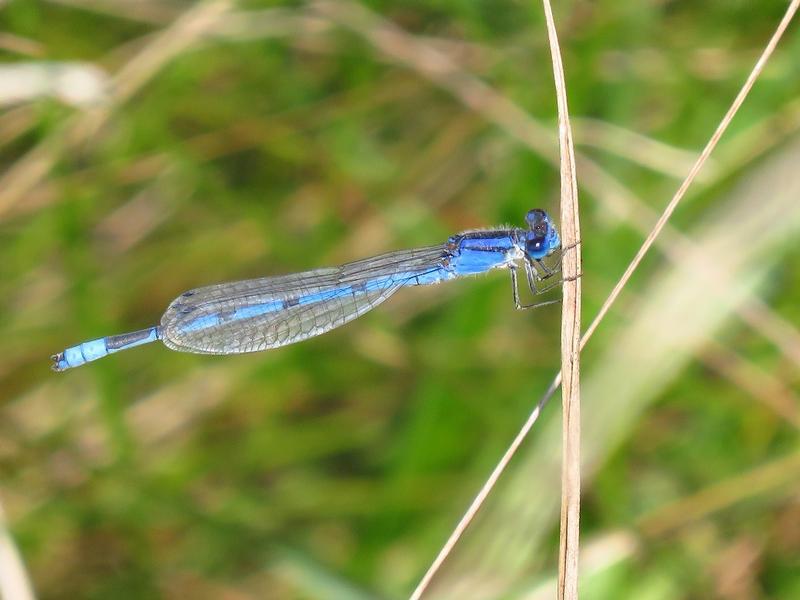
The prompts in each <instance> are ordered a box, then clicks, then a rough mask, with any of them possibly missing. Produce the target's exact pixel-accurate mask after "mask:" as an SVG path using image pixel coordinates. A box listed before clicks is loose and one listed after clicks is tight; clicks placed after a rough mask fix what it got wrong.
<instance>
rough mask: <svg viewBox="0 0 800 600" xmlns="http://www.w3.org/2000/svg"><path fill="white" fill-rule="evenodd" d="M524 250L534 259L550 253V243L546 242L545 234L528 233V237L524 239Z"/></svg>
mask: <svg viewBox="0 0 800 600" xmlns="http://www.w3.org/2000/svg"><path fill="white" fill-rule="evenodd" d="M525 252H526V254H527V255H528V256H529V257H530V258H532V259H534V260H539V259H542V258H544V257H545V256H547V255H548V254H549V253H550V245H549V244H548V243H547V238H546V236H543V235H542V236H539V235H535V234H531V233H529V234H528V238H527V239H526V240H525Z"/></svg>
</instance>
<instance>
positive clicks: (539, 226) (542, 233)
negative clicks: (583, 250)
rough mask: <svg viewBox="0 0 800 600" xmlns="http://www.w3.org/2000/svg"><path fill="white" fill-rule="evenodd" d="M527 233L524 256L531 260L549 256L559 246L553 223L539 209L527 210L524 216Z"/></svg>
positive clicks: (548, 216)
mask: <svg viewBox="0 0 800 600" xmlns="http://www.w3.org/2000/svg"><path fill="white" fill-rule="evenodd" d="M525 221H526V222H527V223H528V232H527V233H526V234H525V254H527V256H528V258H529V259H531V260H541V259H543V258H544V257H546V256H550V255H551V254H552V253H553V252H555V251H556V250H558V248H559V247H560V246H561V238H560V237H559V235H558V231H556V226H555V225H554V224H553V221H552V220H551V219H550V215H548V214H547V213H546V212H545V211H543V210H542V209H541V208H534V209H533V210H529V211H528V214H527V215H525Z"/></svg>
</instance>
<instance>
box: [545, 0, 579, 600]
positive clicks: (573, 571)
mask: <svg viewBox="0 0 800 600" xmlns="http://www.w3.org/2000/svg"><path fill="white" fill-rule="evenodd" d="M542 6H543V8H544V14H545V20H546V22H547V37H548V40H549V42H550V59H551V61H552V64H553V80H554V82H555V89H556V100H557V104H558V142H559V150H560V154H561V157H560V158H561V160H560V171H561V223H560V224H561V236H562V238H561V241H562V248H565V249H566V250H563V251H562V253H563V256H562V261H561V267H562V276H563V280H564V283H563V300H562V305H561V306H562V314H561V372H562V373H564V374H565V376H564V386H563V388H562V394H561V398H562V433H561V441H562V457H561V460H562V466H561V527H560V543H559V552H558V598H559V600H576V599H577V598H578V553H579V537H580V505H581V402H580V400H581V391H580V343H581V281H580V279H579V278H578V265H579V264H580V255H581V253H580V249H581V247H580V245H579V244H578V242H579V240H580V224H579V219H578V179H577V176H576V173H575V148H574V146H573V143H572V129H571V127H570V123H569V106H568V103H567V86H566V82H565V81H564V65H563V62H562V59H561V49H560V48H559V43H558V32H557V31H556V25H555V21H554V19H553V9H552V7H551V6H550V0H543V1H542Z"/></svg>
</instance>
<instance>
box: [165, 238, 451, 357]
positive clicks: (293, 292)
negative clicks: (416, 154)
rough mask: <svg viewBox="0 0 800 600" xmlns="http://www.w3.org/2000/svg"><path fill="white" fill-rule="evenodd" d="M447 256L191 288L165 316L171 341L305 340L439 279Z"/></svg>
mask: <svg viewBox="0 0 800 600" xmlns="http://www.w3.org/2000/svg"><path fill="white" fill-rule="evenodd" d="M446 256H447V254H446V251H445V246H444V245H441V246H434V247H430V248H420V249H416V250H404V251H400V252H392V253H390V254H384V255H381V256H376V257H374V258H369V259H365V260H360V261H357V262H352V263H348V264H346V265H343V266H341V267H335V268H325V269H316V270H314V271H306V272H304V273H296V274H293V275H283V276H278V277H263V278H260V279H250V280H245V281H236V282H232V283H222V284H219V285H212V286H208V287H203V288H198V289H196V290H191V291H189V292H186V293H185V294H182V295H181V296H180V297H178V298H177V299H175V301H173V302H172V304H170V306H169V307H168V308H167V311H166V312H165V313H164V316H163V317H162V318H161V328H162V336H163V341H164V343H165V344H166V345H167V346H169V347H170V348H173V349H175V350H182V351H184V352H198V353H206V354H234V353H240V352H257V351H259V350H266V349H268V348H277V347H279V346H285V345H286V344H291V343H294V342H299V341H301V340H304V339H307V338H309V337H313V336H316V335H320V334H321V333H325V332H326V331H330V330H331V329H334V328H336V327H339V326H341V325H344V324H345V323H347V322H349V321H352V320H353V319H355V318H357V317H359V316H361V315H363V314H364V313H365V312H367V311H369V310H371V309H372V308H374V307H375V306H377V305H378V304H380V303H381V302H383V301H384V300H386V299H387V298H388V297H389V296H391V295H392V294H393V293H394V292H396V291H397V290H398V289H399V288H401V287H403V286H404V285H416V284H418V283H420V281H421V279H420V278H423V279H422V281H424V282H425V283H432V282H433V281H434V280H435V278H436V274H437V272H439V271H442V270H443V268H444V264H445V263H444V261H445V257H446ZM443 275H444V272H443Z"/></svg>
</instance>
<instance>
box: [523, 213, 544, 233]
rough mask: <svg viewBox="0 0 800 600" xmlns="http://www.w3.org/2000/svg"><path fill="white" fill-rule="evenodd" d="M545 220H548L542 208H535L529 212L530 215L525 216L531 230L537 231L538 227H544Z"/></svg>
mask: <svg viewBox="0 0 800 600" xmlns="http://www.w3.org/2000/svg"><path fill="white" fill-rule="evenodd" d="M545 220H546V215H545V212H544V211H543V210H542V209H541V208H534V209H532V210H529V211H528V214H527V215H525V222H526V223H527V224H528V227H530V228H531V229H535V228H536V227H538V226H541V225H544V222H545Z"/></svg>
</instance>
